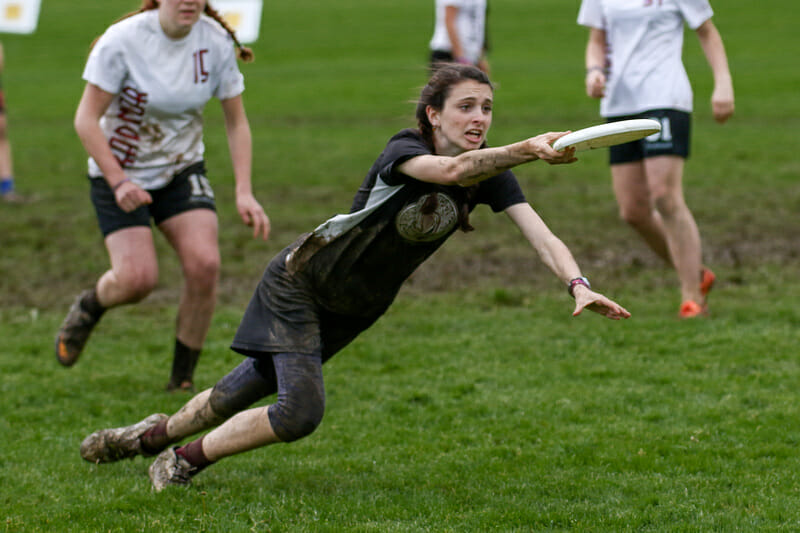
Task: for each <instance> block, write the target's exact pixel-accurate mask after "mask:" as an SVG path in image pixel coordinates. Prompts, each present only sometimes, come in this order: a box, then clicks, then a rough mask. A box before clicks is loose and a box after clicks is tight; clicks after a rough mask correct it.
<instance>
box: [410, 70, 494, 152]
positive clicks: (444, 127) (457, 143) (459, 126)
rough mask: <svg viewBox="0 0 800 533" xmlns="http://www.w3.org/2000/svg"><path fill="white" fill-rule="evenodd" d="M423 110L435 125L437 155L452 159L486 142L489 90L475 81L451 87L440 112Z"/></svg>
mask: <svg viewBox="0 0 800 533" xmlns="http://www.w3.org/2000/svg"><path fill="white" fill-rule="evenodd" d="M426 111H427V113H428V120H430V122H431V125H433V126H434V132H433V144H434V147H435V148H436V153H437V154H439V155H448V156H454V155H458V154H461V153H463V152H466V151H469V150H476V149H478V148H480V147H481V145H482V144H483V142H484V141H485V140H486V134H487V133H488V132H489V127H490V126H491V125H492V88H491V87H489V86H488V85H486V84H484V83H480V82H477V81H475V80H464V81H462V82H459V83H457V84H456V85H453V86H452V87H451V88H450V94H449V95H448V97H447V99H446V100H445V102H444V107H443V108H442V109H441V110H436V109H433V108H432V107H430V106H428V109H427V110H426Z"/></svg>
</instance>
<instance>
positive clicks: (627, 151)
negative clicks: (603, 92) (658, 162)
mask: <svg viewBox="0 0 800 533" xmlns="http://www.w3.org/2000/svg"><path fill="white" fill-rule="evenodd" d="M635 118H652V119H654V120H657V121H659V122H660V123H661V131H660V132H658V133H655V134H653V135H651V136H649V137H645V138H644V139H640V140H638V141H631V142H629V143H625V144H618V145H616V146H612V147H611V148H609V152H608V153H609V162H610V163H611V164H612V165H614V164H617V163H631V162H633V161H641V160H642V159H644V158H646V157H653V156H657V155H678V156H681V157H683V158H684V159H687V158H688V157H689V140H690V133H691V125H692V124H691V114H689V113H687V112H685V111H676V110H674V109H653V110H650V111H645V112H644V113H639V114H636V115H626V116H622V117H610V118H609V119H608V122H617V121H620V120H629V119H635Z"/></svg>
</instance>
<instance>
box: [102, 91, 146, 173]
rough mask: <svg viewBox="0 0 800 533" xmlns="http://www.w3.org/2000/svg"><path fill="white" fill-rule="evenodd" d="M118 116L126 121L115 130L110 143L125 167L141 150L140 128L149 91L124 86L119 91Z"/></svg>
mask: <svg viewBox="0 0 800 533" xmlns="http://www.w3.org/2000/svg"><path fill="white" fill-rule="evenodd" d="M119 100H120V102H119V113H117V118H118V119H120V120H121V121H123V122H124V124H122V125H121V126H118V127H117V128H116V129H115V130H114V135H113V136H112V137H111V138H110V139H109V140H108V145H109V146H110V147H111V150H112V151H113V152H114V156H115V157H116V158H117V161H119V164H120V165H122V166H123V167H125V166H131V165H132V164H133V163H134V162H135V161H136V155H137V153H138V152H139V140H140V137H139V129H138V126H140V125H141V123H142V118H141V117H142V116H144V112H145V108H146V106H147V93H145V92H141V91H138V90H136V89H135V88H133V87H127V86H126V87H123V88H122V91H120V93H119Z"/></svg>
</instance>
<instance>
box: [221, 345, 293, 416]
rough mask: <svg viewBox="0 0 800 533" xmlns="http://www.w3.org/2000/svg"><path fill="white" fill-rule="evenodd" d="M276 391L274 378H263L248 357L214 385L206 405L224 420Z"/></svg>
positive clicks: (255, 361)
mask: <svg viewBox="0 0 800 533" xmlns="http://www.w3.org/2000/svg"><path fill="white" fill-rule="evenodd" d="M277 390H278V388H277V385H276V382H275V380H274V378H273V379H269V378H268V377H267V376H264V375H263V374H262V373H261V372H260V371H259V369H258V361H257V360H256V359H253V358H250V357H248V358H247V359H245V360H244V361H243V362H242V363H241V364H240V365H239V366H237V367H236V368H234V369H233V370H232V371H231V372H229V373H228V375H226V376H225V377H223V378H222V379H221V380H219V381H218V382H217V384H216V385H214V388H213V389H212V390H211V396H210V397H209V399H208V403H209V406H210V407H211V409H212V410H213V411H214V413H216V414H217V415H219V416H220V417H222V418H223V420H224V419H228V418H230V417H231V416H233V415H235V414H236V413H238V412H239V411H242V410H244V409H246V408H248V407H250V406H251V405H252V404H253V403H255V402H257V401H258V400H260V399H261V398H264V397H266V396H269V395H270V394H274V393H275V392H276V391H277Z"/></svg>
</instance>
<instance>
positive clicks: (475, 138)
mask: <svg viewBox="0 0 800 533" xmlns="http://www.w3.org/2000/svg"><path fill="white" fill-rule="evenodd" d="M464 137H466V138H467V140H469V141H470V142H473V143H479V142H481V140H482V139H483V131H481V130H476V129H472V130H467V131H466V133H464Z"/></svg>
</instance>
